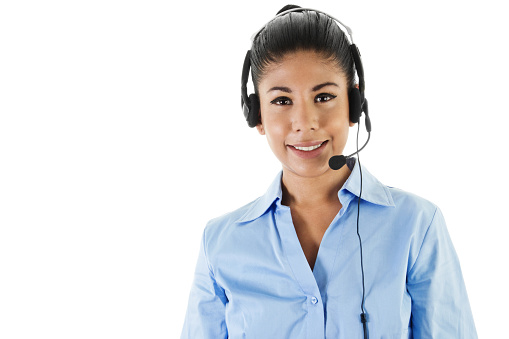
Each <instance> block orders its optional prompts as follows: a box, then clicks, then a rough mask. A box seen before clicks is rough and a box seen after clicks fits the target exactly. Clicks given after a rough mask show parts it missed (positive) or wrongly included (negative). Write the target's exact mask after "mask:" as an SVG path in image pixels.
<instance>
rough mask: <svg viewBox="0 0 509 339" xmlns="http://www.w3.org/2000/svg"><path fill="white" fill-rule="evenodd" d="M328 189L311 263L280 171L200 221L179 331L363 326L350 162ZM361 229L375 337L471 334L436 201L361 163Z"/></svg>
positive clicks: (348, 333)
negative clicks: (329, 206)
mask: <svg viewBox="0 0 509 339" xmlns="http://www.w3.org/2000/svg"><path fill="white" fill-rule="evenodd" d="M350 165H351V166H352V167H353V170H352V173H351V174H350V176H349V177H348V179H347V181H346V182H345V184H344V185H343V187H342V188H341V189H340V190H339V192H338V197H339V201H340V202H341V205H342V208H341V210H340V211H339V213H338V214H337V215H336V217H335V218H334V220H333V221H332V223H331V224H330V226H329V227H328V228H327V230H326V232H325V234H324V235H323V238H322V241H321V243H320V247H319V250H318V255H317V258H316V262H315V265H314V268H313V270H311V268H310V266H309V264H308V261H307V259H306V257H305V255H304V252H303V250H302V247H301V245H300V242H299V239H298V237H297V233H296V232H295V228H294V225H293V223H292V217H291V213H290V208H289V207H288V206H285V205H281V199H282V190H281V178H282V171H281V172H280V173H279V174H278V175H277V176H276V178H275V180H274V182H273V183H272V184H271V185H270V187H269V189H268V190H267V192H266V193H265V195H263V196H261V197H259V198H258V199H256V200H254V201H253V202H251V203H249V204H247V205H245V206H243V207H241V208H240V209H237V210H236V211H233V212H231V213H228V214H225V215H223V216H220V217H218V218H215V219H212V220H210V221H209V222H208V224H207V226H206V227H205V229H204V231H203V237H202V242H201V246H200V252H199V257H198V262H197V265H196V271H195V276H194V282H193V285H192V287H191V293H190V296H189V302H188V308H187V313H186V317H185V323H184V327H183V330H182V335H181V338H182V339H187V338H190V339H200V338H210V339H212V338H213V339H218V338H231V339H241V338H254V339H262V338H263V339H265V338H270V339H284V338H292V339H300V338H307V339H316V338H331V339H332V338H334V339H337V338H346V339H354V338H359V339H361V338H363V328H362V323H361V321H360V313H361V301H362V275H361V265H360V246H359V239H358V236H357V202H358V194H359V189H360V173H359V166H358V165H357V164H355V165H353V164H350ZM359 232H360V235H361V238H362V251H363V264H364V275H365V304H364V309H365V311H366V313H367V314H368V322H367V326H368V332H369V337H370V338H372V339H379V338H387V339H388V338H390V339H395V338H438V339H449V338H462V339H467V338H477V334H476V330H475V325H474V321H473V318H472V312H471V309H470V305H469V302H468V296H467V291H466V288H465V284H464V281H463V277H462V274H461V269H460V263H459V261H458V257H457V255H456V252H455V250H454V247H453V244H452V242H451V239H450V237H449V234H448V232H447V228H446V224H445V221H444V217H443V215H442V213H441V211H440V209H439V208H438V207H437V206H436V205H434V204H433V203H431V202H430V201H428V200H425V199H423V198H421V197H419V196H417V195H414V194H412V193H408V192H405V191H402V190H400V189H397V188H393V187H389V186H385V185H383V184H382V183H380V182H379V181H378V180H377V179H376V178H375V177H374V176H373V175H371V174H370V173H369V171H368V170H367V168H366V167H365V166H362V196H361V202H360V219H359Z"/></svg>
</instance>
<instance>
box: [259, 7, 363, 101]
mask: <svg viewBox="0 0 509 339" xmlns="http://www.w3.org/2000/svg"><path fill="white" fill-rule="evenodd" d="M292 8H301V7H300V6H295V5H286V6H285V7H283V8H282V9H281V10H279V12H278V13H277V14H279V13H281V12H284V11H287V10H289V9H292ZM298 50H312V51H315V52H317V53H318V54H319V55H320V56H322V57H323V58H324V60H330V61H333V62H335V63H336V65H337V66H338V68H339V69H340V70H342V71H343V72H344V73H345V75H346V79H347V84H348V86H349V88H351V87H353V86H354V85H355V83H354V81H355V76H354V75H355V70H354V61H353V58H352V55H351V53H350V42H349V41H348V38H347V37H346V35H345V33H344V32H343V30H341V28H339V26H338V24H337V23H336V21H334V19H332V18H330V17H329V16H327V15H325V14H322V13H318V12H314V11H296V12H290V13H287V14H284V15H282V16H279V17H277V18H275V19H273V20H272V21H270V22H269V23H268V24H267V25H266V26H265V28H264V29H263V30H262V31H261V32H259V33H258V35H257V36H256V37H255V39H254V40H253V45H252V46H251V72H252V73H251V74H252V79H253V84H254V88H255V93H256V94H258V86H259V84H260V81H261V78H262V77H263V76H264V75H265V71H266V68H267V66H268V65H269V64H270V63H276V64H277V63H280V62H281V61H282V59H283V57H284V56H285V55H286V54H287V53H289V52H296V51H298Z"/></svg>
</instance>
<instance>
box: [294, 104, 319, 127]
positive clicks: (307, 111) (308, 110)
mask: <svg viewBox="0 0 509 339" xmlns="http://www.w3.org/2000/svg"><path fill="white" fill-rule="evenodd" d="M318 127H319V122H318V112H317V109H316V108H315V107H314V106H313V104H309V103H306V102H300V103H298V104H296V105H294V112H293V114H292V128H293V130H294V131H296V132H303V131H309V130H313V131H314V130H317V129H318Z"/></svg>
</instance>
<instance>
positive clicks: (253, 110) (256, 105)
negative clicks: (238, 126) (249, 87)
mask: <svg viewBox="0 0 509 339" xmlns="http://www.w3.org/2000/svg"><path fill="white" fill-rule="evenodd" d="M249 103H250V107H249V114H248V117H247V124H248V125H249V127H251V128H252V127H255V126H256V125H258V123H259V122H260V120H259V119H258V113H259V112H260V99H259V98H258V95H256V94H250V95H249Z"/></svg>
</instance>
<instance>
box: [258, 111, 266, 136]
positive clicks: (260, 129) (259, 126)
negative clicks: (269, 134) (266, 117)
mask: <svg viewBox="0 0 509 339" xmlns="http://www.w3.org/2000/svg"><path fill="white" fill-rule="evenodd" d="M258 119H259V121H260V123H259V124H258V125H256V129H257V130H258V133H260V135H265V129H264V128H263V122H262V114H261V110H260V111H258Z"/></svg>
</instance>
